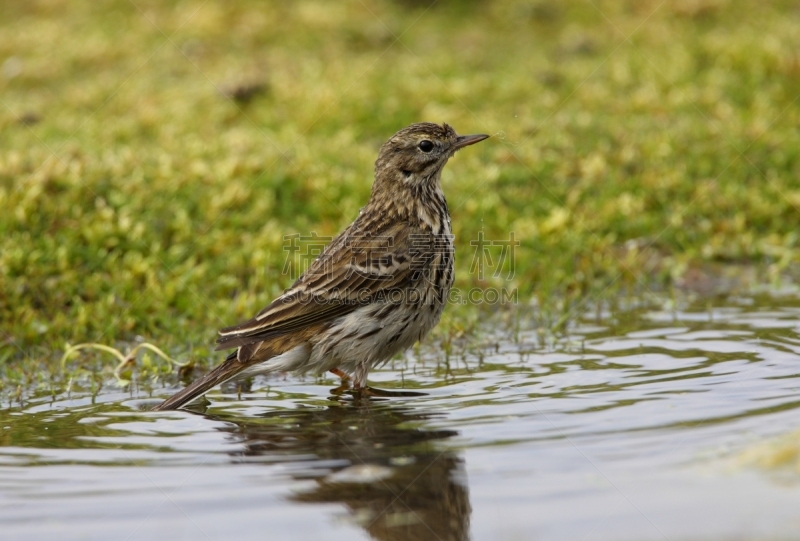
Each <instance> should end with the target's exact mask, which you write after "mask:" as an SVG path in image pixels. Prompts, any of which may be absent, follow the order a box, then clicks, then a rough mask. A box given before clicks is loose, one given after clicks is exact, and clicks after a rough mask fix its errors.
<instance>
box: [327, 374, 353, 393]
mask: <svg viewBox="0 0 800 541" xmlns="http://www.w3.org/2000/svg"><path fill="white" fill-rule="evenodd" d="M330 373H331V374H335V375H337V376H339V377H340V378H342V381H341V382H340V383H339V386H338V387H336V388H335V389H334V390H333V391H331V392H332V393H333V394H334V395H335V396H339V395H341V394H342V393H344V392H345V391H347V390H348V389H349V388H350V376H348V375H347V374H346V373H345V372H343V371H342V370H340V369H338V368H333V369H331V370H330Z"/></svg>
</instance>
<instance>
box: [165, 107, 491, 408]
mask: <svg viewBox="0 0 800 541" xmlns="http://www.w3.org/2000/svg"><path fill="white" fill-rule="evenodd" d="M487 137H488V135H466V136H459V135H457V134H456V132H455V130H453V128H451V127H450V126H448V125H447V124H443V125H441V126H439V125H437V124H432V123H428V122H423V123H419V124H412V125H411V126H409V127H407V128H404V129H402V130H400V131H399V132H397V133H396V134H395V135H394V136H393V137H392V138H391V139H389V141H387V142H386V143H385V144H384V145H383V146H382V147H381V150H380V153H379V155H378V159H377V161H376V162H375V182H374V183H373V186H372V195H371V197H370V199H369V202H368V203H367V205H366V206H365V207H364V208H363V209H362V210H361V212H360V214H359V216H358V218H356V220H355V221H354V222H353V223H352V224H350V226H349V227H348V228H347V229H345V230H344V231H343V232H342V233H341V234H340V235H339V236H338V237H336V238H335V239H334V240H333V241H332V242H331V243H330V244H329V245H328V246H327V247H326V248H325V250H324V251H323V252H322V253H321V254H320V255H319V257H317V259H316V260H315V261H314V262H313V263H312V264H311V266H310V267H309V269H308V270H307V271H306V272H305V273H304V274H303V275H302V276H301V277H300V278H298V280H297V281H296V282H295V283H294V284H293V285H292V287H290V288H289V289H288V290H286V291H285V292H284V293H283V294H282V295H281V296H280V297H278V298H277V299H275V300H274V301H273V302H272V303H271V304H270V305H269V306H267V307H266V308H264V309H263V310H262V311H261V312H259V313H258V314H257V315H256V316H255V317H254V318H253V319H251V320H249V321H246V322H244V323H241V324H240V325H236V326H234V327H228V328H225V329H222V330H221V331H220V337H219V338H218V339H217V342H218V344H219V346H218V348H217V349H230V348H234V347H235V348H237V349H236V351H234V352H233V353H231V354H230V355H229V356H228V357H227V358H226V360H225V362H223V363H222V364H221V365H219V366H218V367H216V368H215V369H214V370H212V371H211V372H209V373H208V374H206V375H205V376H203V377H202V378H200V379H199V380H198V381H196V382H194V383H193V384H192V385H190V386H189V387H186V388H185V389H183V390H182V391H180V392H179V393H177V394H176V395H175V396H173V397H172V398H170V399H168V400H166V401H165V402H163V403H162V404H160V405H159V406H157V407H156V408H155V409H157V410H167V409H176V408H180V407H181V406H183V405H184V404H186V403H188V402H189V401H191V400H193V399H194V398H196V397H198V396H200V395H202V394H203V393H205V392H206V391H208V390H209V389H211V388H212V387H214V386H215V385H218V384H220V383H223V382H225V381H227V380H229V379H232V378H234V377H236V376H241V377H244V376H249V375H253V374H257V373H264V372H274V371H291V372H299V373H303V372H309V371H312V372H316V373H323V372H325V371H328V370H333V371H336V372H338V373H341V372H342V371H344V372H346V373H349V374H352V375H353V384H354V387H355V388H356V389H359V388H362V387H363V386H364V385H365V384H366V379H367V374H368V372H369V369H370V367H371V366H373V365H376V364H381V363H383V362H386V361H388V360H389V359H390V358H391V357H392V356H393V355H394V354H395V353H397V352H399V351H403V350H405V349H407V348H408V347H410V346H411V345H413V344H414V343H415V342H417V341H418V340H421V339H422V338H423V337H424V336H425V335H426V334H427V333H428V331H430V330H431V329H432V328H433V327H434V326H435V325H436V323H438V321H439V318H440V317H441V314H442V310H443V309H444V305H445V302H446V300H447V295H448V293H449V291H450V287H451V286H452V284H453V272H454V271H453V259H454V248H453V236H452V231H451V228H450V214H449V212H448V210H447V202H446V201H445V197H444V194H443V193H442V188H441V185H440V178H441V173H442V168H443V167H444V165H445V164H446V163H447V160H448V159H450V157H452V156H453V154H455V152H456V151H457V150H459V149H460V148H463V147H465V146H467V145H471V144H474V143H477V142H479V141H482V140H484V139H486V138H487Z"/></svg>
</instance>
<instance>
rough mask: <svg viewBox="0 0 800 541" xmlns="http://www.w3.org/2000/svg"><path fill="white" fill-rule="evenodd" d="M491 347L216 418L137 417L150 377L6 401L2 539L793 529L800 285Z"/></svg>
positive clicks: (226, 405) (589, 320)
mask: <svg viewBox="0 0 800 541" xmlns="http://www.w3.org/2000/svg"><path fill="white" fill-rule="evenodd" d="M498 336H500V335H498ZM491 342H492V341H491V340H489V341H488V343H489V345H488V346H487V347H485V348H483V349H481V350H477V349H474V348H473V349H472V351H471V353H469V354H467V355H466V356H461V355H452V356H451V357H450V359H449V366H447V365H445V364H444V363H443V362H441V359H439V362H437V361H436V360H435V359H431V360H426V361H424V362H423V361H416V362H415V361H414V360H413V359H409V360H408V361H407V362H399V361H398V362H397V363H395V364H394V366H387V367H385V368H384V369H382V370H380V371H378V372H376V373H375V374H374V375H373V377H372V378H371V383H372V384H373V385H375V386H377V387H382V388H397V387H399V386H400V385H401V384H402V385H404V386H405V387H406V388H412V389H414V390H417V391H421V392H424V393H426V394H425V395H424V396H419V397H398V398H390V399H372V400H369V401H364V400H361V401H358V400H353V399H352V397H349V396H347V395H344V396H339V397H335V396H332V395H331V392H330V391H331V389H332V388H333V387H334V381H333V379H331V380H330V381H319V380H313V379H305V380H303V379H300V378H283V377H275V378H273V379H269V380H267V379H260V380H256V381H255V382H254V384H253V386H252V388H251V390H250V391H249V392H246V393H243V394H242V395H241V396H237V395H236V394H235V393H233V392H229V393H225V392H222V391H220V390H215V391H214V392H212V393H211V394H210V396H209V398H210V402H211V403H210V405H209V406H208V407H207V408H206V409H205V411H201V412H189V411H180V412H165V413H149V412H147V411H143V409H145V408H147V407H150V406H152V405H153V404H154V403H156V401H155V400H154V399H152V398H148V396H147V394H146V393H145V392H143V391H138V392H133V393H131V392H128V391H118V392H112V391H104V392H102V393H101V394H100V395H99V396H96V397H95V398H94V399H93V398H92V396H91V395H90V394H88V393H86V394H81V393H74V392H73V393H72V395H71V396H66V395H65V396H56V397H55V398H52V397H43V398H41V399H35V400H31V401H28V402H26V403H25V404H24V405H23V406H22V407H20V406H19V405H16V404H15V405H13V406H9V405H8V404H4V405H3V409H1V410H0V524H2V536H1V537H2V539H112V538H113V539H122V540H135V539H211V540H217V539H237V540H247V539H322V538H324V539H326V540H335V539H347V540H352V539H387V540H388V539H393V540H400V539H409V540H411V539H414V540H418V539H423V540H424V539H434V540H435V539H440V540H450V539H465V538H468V537H469V538H471V539H475V540H479V539H486V540H490V539H492V540H493V539H510V540H514V539H539V540H548V539H554V540H560V539H564V540H601V539H602V540H612V539H613V540H626V539H630V540H647V539H668V540H671V541H675V540H679V539H681V540H683V539H686V540H711V539H713V540H745V539H754V540H755V539H759V540H773V539H774V540H778V539H781V540H783V539H800V297H798V296H797V295H796V294H793V293H791V292H784V293H781V294H777V293H773V294H761V295H755V296H743V297H735V298H729V299H726V300H719V301H713V302H710V301H708V300H703V301H697V302H694V303H691V302H681V303H679V306H678V307H671V306H670V303H669V302H666V301H665V302H664V303H663V305H662V306H661V307H660V308H649V309H637V310H627V311H624V312H618V313H603V312H601V313H599V314H595V313H592V314H589V315H587V316H586V317H585V318H583V319H582V320H581V321H580V322H578V323H577V324H576V325H575V326H573V327H572V328H571V329H570V331H569V334H568V336H565V337H563V338H560V339H558V340H555V341H549V340H544V341H542V340H540V335H539V333H537V331H536V329H529V330H526V329H525V328H524V327H523V328H522V329H521V330H520V331H519V332H516V333H514V338H513V339H507V340H506V339H503V340H500V341H499V342H498V343H497V344H496V345H495V344H492V343H491ZM542 342H544V343H542ZM401 382H402V383H401ZM169 393H170V390H169V389H159V390H158V391H156V394H157V395H158V396H159V397H165V396H167V395H168V394H169Z"/></svg>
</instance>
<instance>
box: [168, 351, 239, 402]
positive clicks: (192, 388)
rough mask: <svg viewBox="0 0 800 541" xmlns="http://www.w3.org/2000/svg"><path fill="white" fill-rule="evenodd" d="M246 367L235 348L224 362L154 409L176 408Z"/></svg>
mask: <svg viewBox="0 0 800 541" xmlns="http://www.w3.org/2000/svg"><path fill="white" fill-rule="evenodd" d="M245 368H247V365H246V364H244V363H241V362H239V360H238V359H237V358H236V351H235V350H234V352H233V353H231V354H230V355H228V358H227V359H225V362H224V363H222V364H221V365H219V366H218V367H216V368H215V369H214V370H212V371H211V372H209V373H208V374H206V375H205V376H203V377H202V378H200V379H198V380H197V381H195V382H194V383H192V384H191V385H189V386H188V387H186V388H184V389H183V390H181V391H179V392H178V393H176V394H175V395H173V396H171V397H170V398H168V399H167V400H165V401H164V402H162V403H161V404H159V405H158V406H156V407H155V408H153V411H166V410H176V409H178V408H180V407H182V406H184V405H186V404H188V403H189V402H191V401H192V400H194V399H195V398H197V397H198V396H200V395H203V394H205V393H206V392H207V391H208V390H209V389H211V388H212V387H214V386H215V385H219V384H220V383H224V382H226V381H228V380H229V379H231V378H232V377H233V376H235V375H236V374H238V373H239V372H241V371H242V370H244V369H245Z"/></svg>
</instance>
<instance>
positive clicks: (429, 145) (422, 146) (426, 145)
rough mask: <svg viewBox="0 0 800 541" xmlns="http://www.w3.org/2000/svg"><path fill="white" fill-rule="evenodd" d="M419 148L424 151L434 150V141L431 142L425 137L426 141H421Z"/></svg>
mask: <svg viewBox="0 0 800 541" xmlns="http://www.w3.org/2000/svg"><path fill="white" fill-rule="evenodd" d="M419 149H420V150H421V151H422V152H430V151H431V150H433V143H431V142H430V141H428V140H427V139H425V140H424V141H420V143H419Z"/></svg>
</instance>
